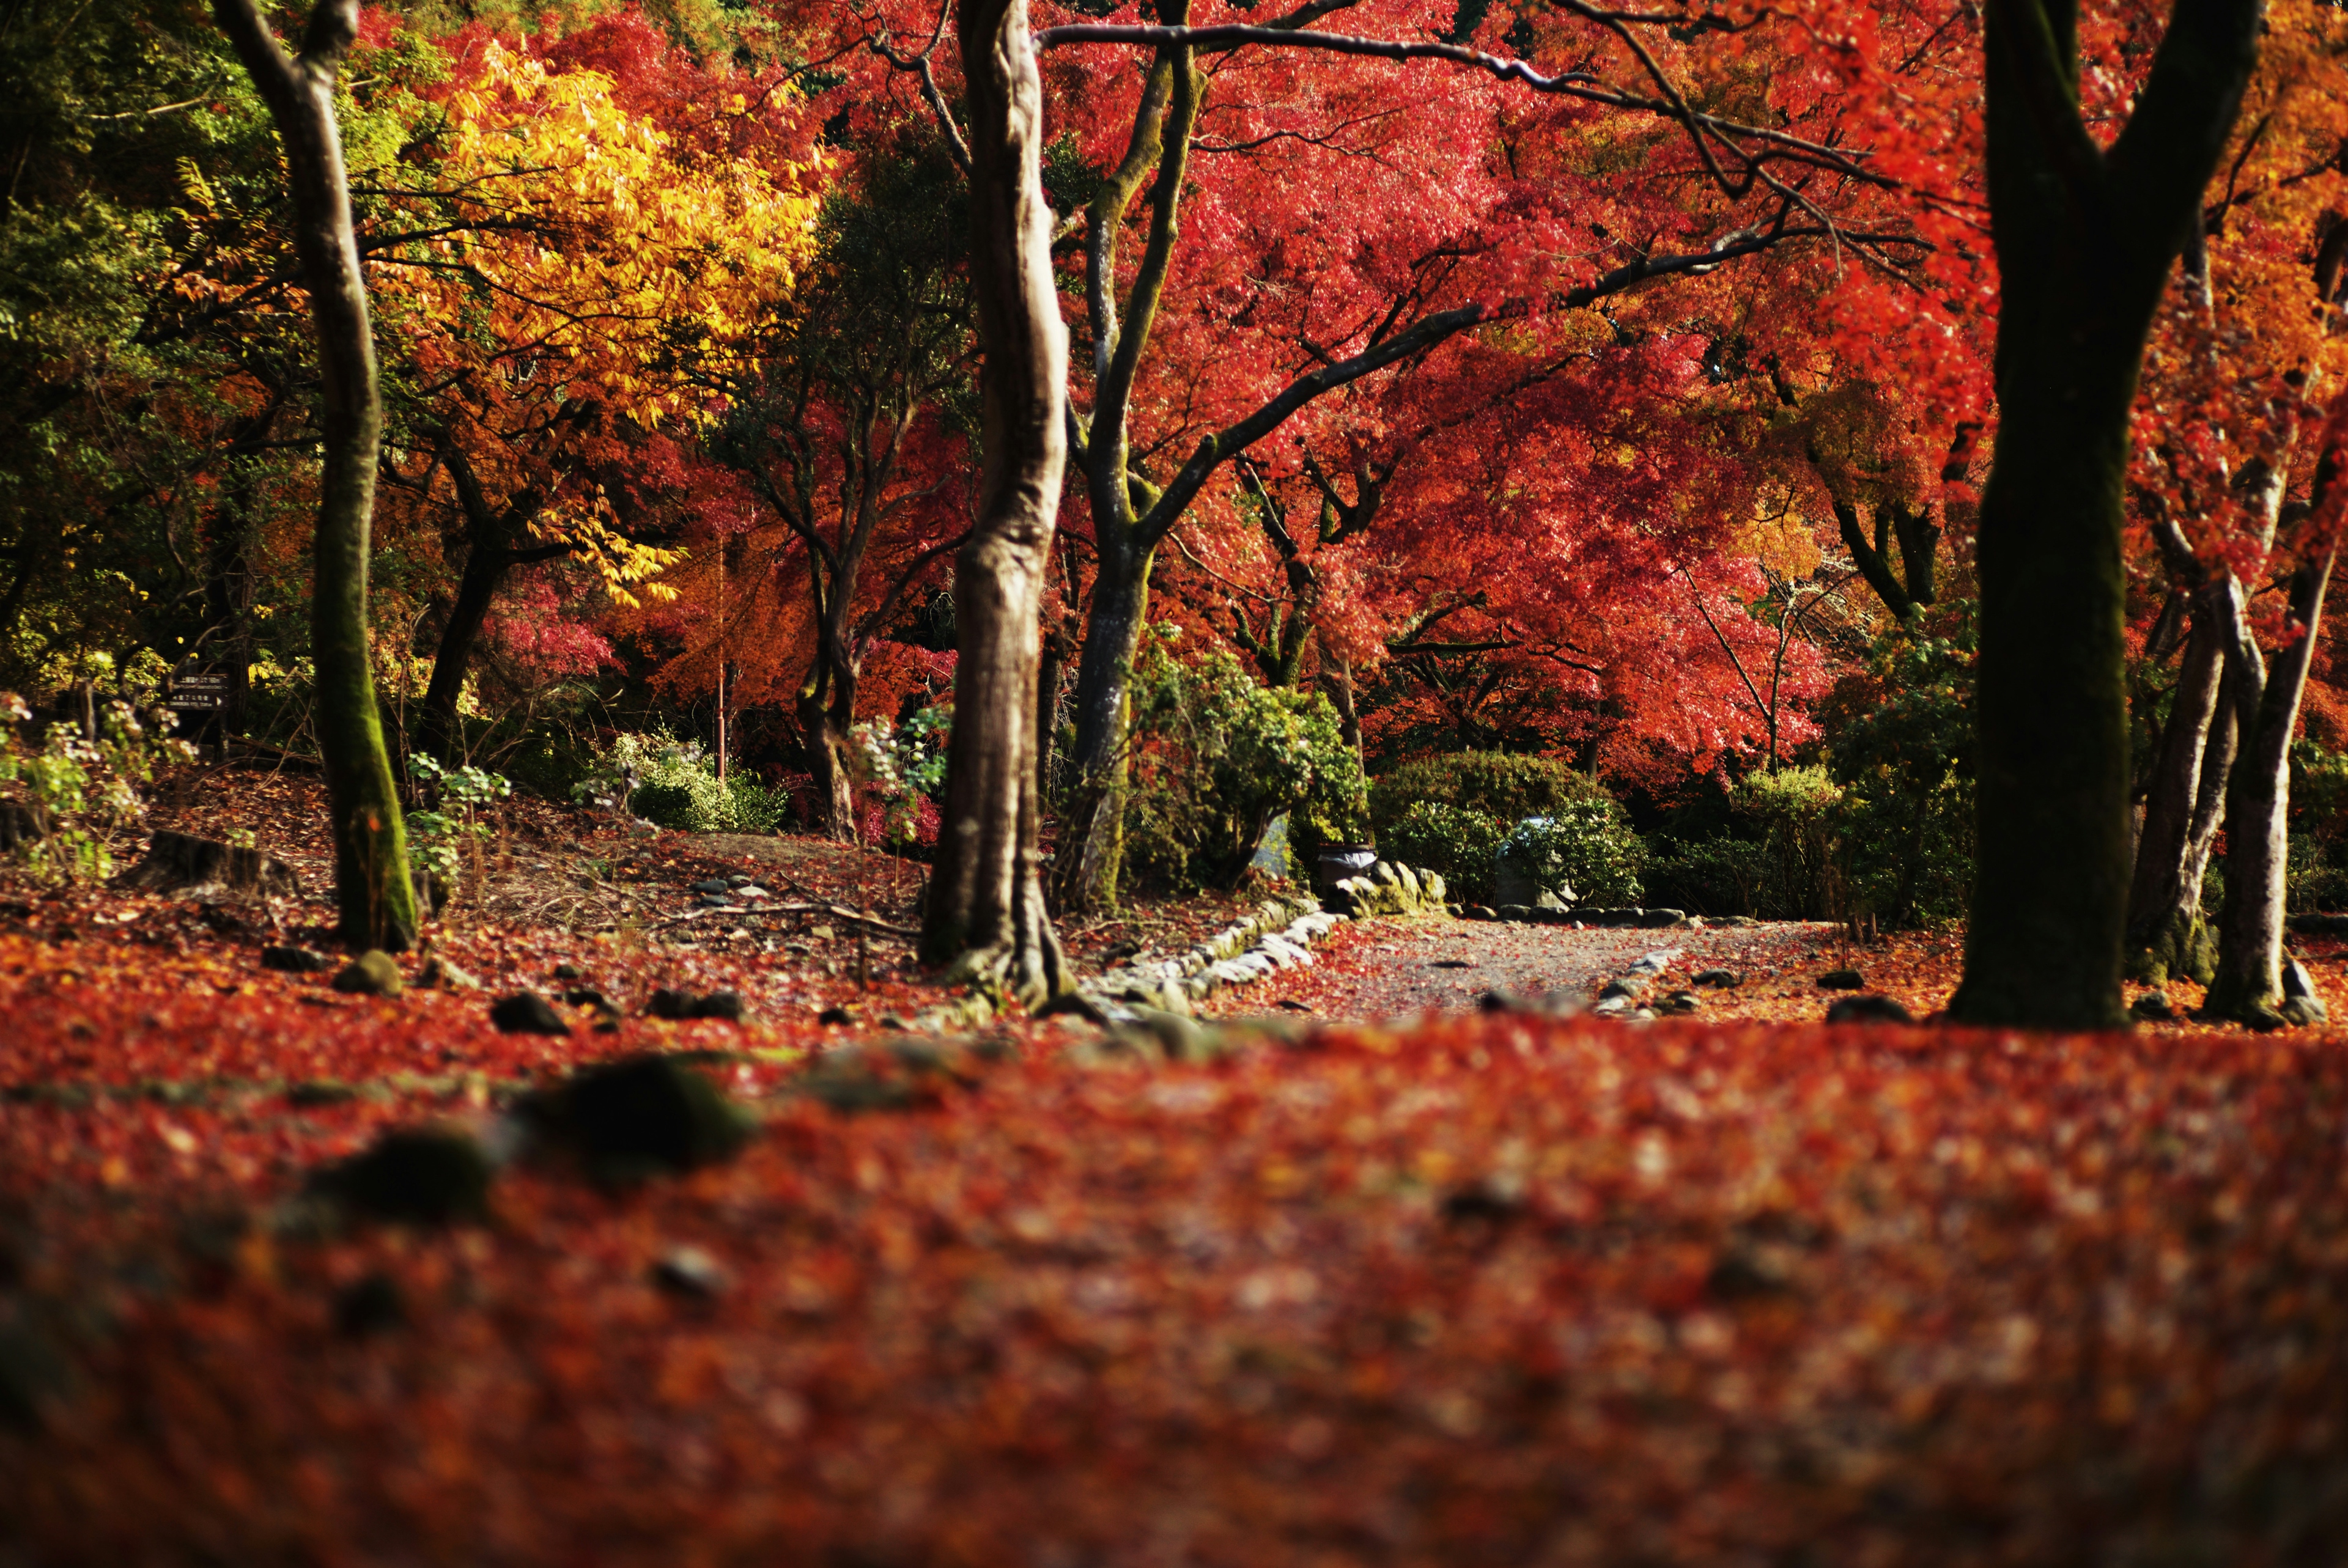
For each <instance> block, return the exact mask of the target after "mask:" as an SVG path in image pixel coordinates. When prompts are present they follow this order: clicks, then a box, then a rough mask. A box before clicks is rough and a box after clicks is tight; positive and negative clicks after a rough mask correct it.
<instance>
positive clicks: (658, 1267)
mask: <svg viewBox="0 0 2348 1568" xmlns="http://www.w3.org/2000/svg"><path fill="white" fill-rule="evenodd" d="M653 1283H654V1284H655V1285H657V1286H660V1287H661V1288H662V1289H664V1290H673V1291H675V1293H676V1294H677V1295H679V1296H695V1297H698V1298H699V1299H701V1300H703V1301H709V1300H713V1299H715V1298H716V1297H717V1296H723V1295H725V1294H726V1291H727V1290H729V1289H730V1288H732V1286H733V1284H734V1276H732V1275H731V1274H729V1273H727V1272H726V1266H725V1265H724V1264H721V1263H719V1262H718V1261H717V1260H716V1258H714V1257H712V1256H710V1255H708V1254H707V1253H705V1252H704V1251H702V1250H701V1249H700V1248H699V1247H697V1246H680V1247H673V1248H671V1249H670V1250H669V1251H668V1252H667V1253H666V1254H664V1255H663V1256H662V1258H661V1260H660V1261H659V1262H658V1263H656V1264H654V1265H653Z"/></svg>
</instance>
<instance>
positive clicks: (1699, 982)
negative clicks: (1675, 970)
mask: <svg viewBox="0 0 2348 1568" xmlns="http://www.w3.org/2000/svg"><path fill="white" fill-rule="evenodd" d="M1688 983H1689V984H1690V985H1693V986H1704V987H1706V988H1710V989H1721V988H1725V987H1729V986H1741V985H1743V984H1744V983H1745V980H1744V977H1742V976H1740V975H1739V974H1737V972H1736V971H1735V970H1734V969H1706V970H1704V972H1703V973H1702V974H1699V975H1697V976H1695V977H1694V979H1691V980H1690V981H1689V982H1688Z"/></svg>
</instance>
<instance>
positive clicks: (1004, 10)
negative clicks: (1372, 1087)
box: [922, 0, 1075, 1005]
mask: <svg viewBox="0 0 2348 1568" xmlns="http://www.w3.org/2000/svg"><path fill="white" fill-rule="evenodd" d="M956 30H957V33H958V36H959V42H960V44H961V47H962V64H963V77H964V79H965V81H966V82H967V83H968V92H969V104H970V109H969V116H970V138H969V139H970V156H971V182H970V183H971V274H972V285H973V292H974V294H975V296H976V299H977V303H978V330H979V346H980V351H981V353H982V354H983V355H984V356H985V357H984V362H983V367H982V369H981V370H980V373H979V396H980V403H981V410H982V440H983V446H984V467H983V470H982V473H981V476H980V481H979V497H978V510H977V518H976V522H975V526H974V528H973V531H972V534H971V537H970V540H969V542H968V543H967V544H965V545H963V548H962V550H961V553H960V554H959V555H958V556H957V557H956V559H955V571H954V624H955V628H956V630H957V633H958V641H959V644H960V647H959V658H958V660H957V661H956V664H955V668H954V726H953V737H952V739H951V740H950V742H949V743H948V747H947V753H946V803H945V814H944V820H943V821H942V823H941V824H940V826H939V832H938V848H937V861H936V866H937V868H936V870H935V872H934V873H933V874H932V876H931V879H930V890H929V896H928V898H927V901H926V903H925V904H924V906H923V908H922V958H924V959H925V960H927V961H928V962H930V963H933V964H943V963H952V964H953V965H954V966H955V968H956V969H957V970H958V971H960V972H963V973H965V974H967V975H969V976H970V977H971V978H973V979H977V980H979V981H980V982H982V983H984V984H988V985H991V986H993V987H994V988H996V989H999V990H1001V991H1003V992H1004V993H1007V994H1009V995H1011V996H1015V997H1017V998H1018V999H1021V1000H1024V1001H1025V1002H1027V1003H1029V1004H1030V1005H1033V1004H1035V1003H1036V1002H1039V1001H1041V1000H1043V999H1045V998H1046V997H1049V996H1052V995H1056V994H1057V993H1059V992H1062V991H1065V990H1066V989H1069V988H1070V987H1071V986H1073V984H1074V983H1075V982H1074V977H1073V976H1072V975H1071V974H1070V973H1069V971H1068V968H1067V964H1066V960H1065V958H1063V957H1062V955H1061V951H1060V944H1059V939H1058V938H1057V937H1056V936H1055V935H1054V933H1053V931H1052V927H1051V923H1050V920H1049V919H1048V917H1046V915H1045V908H1044V885H1043V846H1042V818H1041V814H1040V812H1039V810H1038V806H1037V801H1036V769H1035V689H1036V666H1037V662H1038V659H1039V656H1040V653H1041V649H1040V646H1039V637H1040V633H1039V630H1038V625H1037V621H1038V616H1039V613H1040V611H1041V610H1042V606H1043V598H1044V578H1045V569H1046V568H1047V567H1048V566H1049V564H1050V561H1051V552H1052V530H1053V527H1054V524H1055V522H1056V518H1057V516H1058V511H1059V504H1060V482H1061V477H1062V474H1063V472H1064V470H1065V468H1066V462H1067V430H1066V420H1067V361H1068V337H1067V329H1066V326H1065V325H1064V324H1063V323H1062V322H1061V320H1060V302H1059V292H1058V289H1057V286H1056V282H1055V281H1054V278H1053V275H1052V255H1051V245H1052V209H1051V206H1050V204H1049V203H1047V202H1046V201H1045V199H1044V189H1043V178H1042V165H1041V156H1042V149H1043V140H1044V124H1043V119H1044V89H1043V82H1042V80H1041V77H1039V75H1038V73H1037V71H1036V67H1035V46H1034V43H1033V41H1032V39H1031V38H1030V37H1029V35H1028V28H1027V6H1026V3H1025V0H962V4H961V9H960V12H959V14H958V15H957V17H956Z"/></svg>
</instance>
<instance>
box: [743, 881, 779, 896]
mask: <svg viewBox="0 0 2348 1568" xmlns="http://www.w3.org/2000/svg"><path fill="white" fill-rule="evenodd" d="M734 897H736V898H771V897H774V895H773V894H771V893H769V892H767V890H766V889H765V888H764V887H761V886H758V885H757V883H755V882H746V883H744V884H743V885H742V886H739V887H736V888H735V889H734Z"/></svg>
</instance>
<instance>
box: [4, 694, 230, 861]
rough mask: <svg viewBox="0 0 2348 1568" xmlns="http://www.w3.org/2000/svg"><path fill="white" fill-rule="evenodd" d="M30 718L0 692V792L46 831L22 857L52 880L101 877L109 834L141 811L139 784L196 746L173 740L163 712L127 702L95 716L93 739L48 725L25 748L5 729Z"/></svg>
mask: <svg viewBox="0 0 2348 1568" xmlns="http://www.w3.org/2000/svg"><path fill="white" fill-rule="evenodd" d="M31 718H32V712H31V710H30V709H28V708H27V707H26V705H25V702H24V701H23V699H21V698H19V697H18V696H17V695H16V694H15V692H0V786H7V789H8V793H10V794H15V795H18V796H20V797H21V798H22V799H23V801H24V802H25V804H26V805H28V806H30V807H32V808H33V809H34V811H35V813H36V815H37V817H38V819H39V820H40V821H41V822H42V823H43V830H42V831H41V832H40V833H39V834H38V835H36V836H35V837H34V838H33V839H31V841H30V842H28V843H27V844H26V845H24V846H23V847H24V851H25V854H26V856H27V858H28V859H29V860H30V861H31V863H32V866H33V868H34V870H35V871H36V873H37V874H39V875H41V876H45V877H47V878H49V879H52V880H55V881H59V882H68V881H97V880H99V879H102V878H104V877H105V876H108V875H109V874H110V873H111V872H112V871H113V868H114V863H113V858H112V856H111V855H110V854H109V853H108V849H107V846H106V840H107V837H108V835H110V834H113V833H115V832H117V831H118V830H119V829H121V828H123V827H126V826H128V825H129V824H131V823H133V822H135V821H137V820H138V818H139V816H141V815H144V814H145V812H146V809H147V807H146V804H145V803H144V802H143V801H141V800H140V798H139V785H141V784H152V783H153V782H154V779H155V770H156V769H157V768H158V767H162V766H166V765H169V764H176V763H190V762H193V761H194V760H195V756H196V751H195V748H194V747H193V746H191V745H190V744H188V743H187V742H185V741H182V740H179V739H177V738H175V737H173V736H172V735H171V733H170V728H171V725H172V723H173V719H172V715H171V714H170V712H168V711H166V710H162V709H156V710H152V711H150V712H148V713H146V714H145V715H144V716H143V717H142V715H141V714H140V713H139V710H138V709H137V708H135V707H133V706H132V705H131V704H130V703H129V702H108V703H107V704H106V705H105V706H104V707H103V708H101V709H100V710H99V711H98V739H96V740H95V741H92V740H90V739H88V737H86V736H85V735H84V734H83V733H81V731H80V729H79V728H77V726H75V725H73V724H51V725H49V726H48V729H47V731H46V733H45V734H44V735H43V736H42V737H41V740H40V743H39V744H37V745H29V744H27V743H26V741H25V739H24V738H22V737H20V736H19V735H18V734H17V733H16V732H15V729H14V728H12V727H11V726H13V725H18V724H24V723H28V722H29V721H30V720H31Z"/></svg>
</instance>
